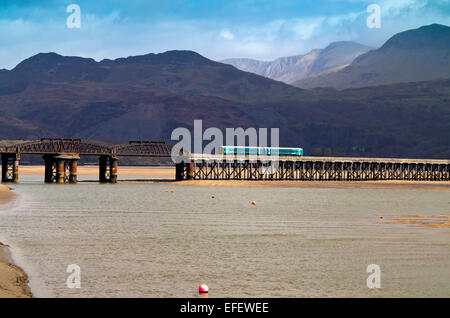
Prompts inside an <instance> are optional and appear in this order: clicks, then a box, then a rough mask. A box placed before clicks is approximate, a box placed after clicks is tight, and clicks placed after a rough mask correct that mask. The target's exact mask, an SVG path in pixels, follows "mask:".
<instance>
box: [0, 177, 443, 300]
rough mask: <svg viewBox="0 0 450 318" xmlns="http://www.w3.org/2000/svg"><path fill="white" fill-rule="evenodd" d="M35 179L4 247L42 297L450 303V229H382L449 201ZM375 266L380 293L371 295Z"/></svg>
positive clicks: (410, 195) (436, 195)
mask: <svg viewBox="0 0 450 318" xmlns="http://www.w3.org/2000/svg"><path fill="white" fill-rule="evenodd" d="M39 178H40V177H39ZM39 178H38V177H27V176H25V177H23V178H22V180H21V181H22V183H20V184H18V185H15V186H14V188H15V192H16V193H18V194H20V196H18V198H17V199H16V200H15V201H14V202H13V203H11V204H9V205H8V206H6V207H5V206H3V207H2V208H1V209H2V211H1V213H0V240H1V241H3V242H5V243H8V244H10V245H11V247H12V249H13V257H14V258H15V260H16V261H17V262H18V263H19V265H21V266H23V267H24V268H25V270H26V271H28V272H29V274H31V279H32V288H33V291H34V292H35V294H36V295H37V296H49V295H52V296H57V297H86V296H87V297H90V296H96V297H198V294H197V287H198V285H199V284H200V283H205V284H208V286H209V288H210V294H209V296H210V297H316V296H320V297H330V296H331V297H334V296H341V297H347V296H351V297H359V296H369V297H371V296H374V297H386V296H407V297H408V296H447V297H448V296H450V248H449V247H450V234H448V233H447V232H449V229H445V228H430V227H423V226H415V225H408V224H378V223H380V222H379V221H380V216H381V215H401V214H420V215H448V214H449V207H450V205H449V200H448V192H447V191H414V190H357V189H354V190H352V189H296V188H283V189H272V188H253V189H251V188H225V187H224V188H220V187H217V188H209V187H188V186H177V185H175V184H143V183H141V184H139V183H131V184H116V185H110V184H105V185H98V184H96V183H79V184H77V185H52V184H51V185H46V184H43V183H42V182H40V181H39V182H33V181H37V180H40V179H39ZM24 181H25V182H24ZM27 181H28V182H27ZM166 190H169V192H166ZM170 190H173V191H174V192H173V193H171V192H170ZM212 195H214V196H215V198H212ZM252 201H255V202H256V205H254V206H253V205H251V202H252ZM5 209H6V210H5ZM372 263H373V264H379V265H380V267H381V274H382V278H381V286H382V288H381V289H379V290H375V289H368V288H367V287H366V279H367V277H368V275H369V274H368V273H366V268H367V265H369V264H372ZM69 264H78V265H79V266H80V267H81V288H80V289H69V288H67V287H66V279H67V277H68V275H69V273H66V268H67V266H68V265H69Z"/></svg>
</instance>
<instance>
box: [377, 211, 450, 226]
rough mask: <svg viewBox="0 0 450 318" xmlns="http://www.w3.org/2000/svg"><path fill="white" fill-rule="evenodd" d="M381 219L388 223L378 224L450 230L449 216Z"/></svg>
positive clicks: (397, 216) (386, 217)
mask: <svg viewBox="0 0 450 318" xmlns="http://www.w3.org/2000/svg"><path fill="white" fill-rule="evenodd" d="M382 218H384V219H388V221H387V222H378V224H410V225H418V226H427V227H433V228H447V229H449V228H450V215H421V214H404V215H402V214H400V215H388V216H385V217H382Z"/></svg>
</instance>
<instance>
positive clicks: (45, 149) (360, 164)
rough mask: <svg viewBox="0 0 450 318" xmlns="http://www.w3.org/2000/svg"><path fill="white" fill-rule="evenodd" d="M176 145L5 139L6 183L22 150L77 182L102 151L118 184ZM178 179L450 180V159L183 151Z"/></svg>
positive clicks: (106, 179) (105, 171)
mask: <svg viewBox="0 0 450 318" xmlns="http://www.w3.org/2000/svg"><path fill="white" fill-rule="evenodd" d="M171 152H172V146H171V145H168V144H166V143H164V142H154V141H130V142H129V143H128V144H118V145H117V144H108V143H99V142H92V141H84V140H80V139H41V140H37V141H22V142H12V141H10V142H4V143H3V144H0V154H1V162H2V179H1V180H2V182H18V180H19V162H20V156H21V155H23V154H35V155H42V156H43V159H44V162H45V182H47V183H51V182H56V183H66V182H67V183H76V182H77V162H78V160H79V159H80V156H83V155H88V156H97V157H98V161H99V165H98V166H99V181H100V182H102V183H116V182H117V176H118V158H119V157H127V156H137V157H171ZM178 159H180V160H181V162H180V163H178V164H176V165H175V166H176V168H175V180H177V181H181V180H309V181H313V180H317V181H360V180H417V181H425V180H429V181H448V180H450V160H434V159H396V158H351V157H297V156H280V157H275V158H274V157H273V156H265V155H262V156H261V155H260V156H248V155H247V156H239V155H238V156H236V155H205V154H190V155H187V156H180V157H179V158H178Z"/></svg>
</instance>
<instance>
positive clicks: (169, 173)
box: [19, 165, 175, 178]
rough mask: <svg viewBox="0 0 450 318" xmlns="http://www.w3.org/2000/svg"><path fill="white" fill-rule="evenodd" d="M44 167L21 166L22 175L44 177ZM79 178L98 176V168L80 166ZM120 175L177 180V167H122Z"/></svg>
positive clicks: (120, 167) (20, 172)
mask: <svg viewBox="0 0 450 318" xmlns="http://www.w3.org/2000/svg"><path fill="white" fill-rule="evenodd" d="M44 172H45V167H44V166H20V170H19V174H20V175H42V176H44ZM77 173H78V176H92V175H95V176H97V175H98V166H81V165H79V166H78V172H77ZM120 175H126V176H143V177H155V176H158V177H168V178H175V167H163V166H161V167H158V166H148V167H143V166H120V165H119V178H120Z"/></svg>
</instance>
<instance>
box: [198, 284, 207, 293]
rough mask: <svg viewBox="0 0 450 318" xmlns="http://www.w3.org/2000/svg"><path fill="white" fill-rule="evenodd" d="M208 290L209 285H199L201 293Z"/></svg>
mask: <svg viewBox="0 0 450 318" xmlns="http://www.w3.org/2000/svg"><path fill="white" fill-rule="evenodd" d="M208 291H209V288H208V285H204V284H203V285H200V286H198V292H199V293H200V294H206V293H208Z"/></svg>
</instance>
